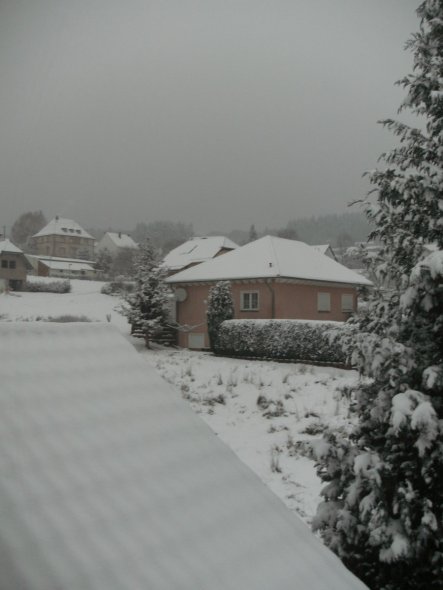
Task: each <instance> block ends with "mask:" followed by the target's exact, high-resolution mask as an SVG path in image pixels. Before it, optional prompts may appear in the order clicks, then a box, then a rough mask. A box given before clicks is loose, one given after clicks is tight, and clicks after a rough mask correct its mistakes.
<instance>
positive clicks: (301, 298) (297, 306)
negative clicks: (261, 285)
mask: <svg viewBox="0 0 443 590" xmlns="http://www.w3.org/2000/svg"><path fill="white" fill-rule="evenodd" d="M274 289H275V301H276V307H275V317H276V318H281V319H299V320H330V321H336V322H345V321H346V320H347V319H348V318H349V316H350V312H343V311H342V300H341V299H342V295H344V294H349V295H352V296H353V309H354V310H355V309H356V308H357V292H356V289H354V288H352V287H346V286H343V287H341V286H337V287H333V286H321V285H302V284H290V283H278V282H277V283H275V285H274ZM318 293H329V294H330V301H331V309H330V311H319V310H318V305H317V295H318Z"/></svg>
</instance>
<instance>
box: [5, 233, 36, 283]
mask: <svg viewBox="0 0 443 590" xmlns="http://www.w3.org/2000/svg"><path fill="white" fill-rule="evenodd" d="M31 268H32V267H31V265H30V264H29V262H28V261H27V259H26V256H25V255H24V254H23V251H22V250H20V248H18V247H17V246H15V244H13V243H12V242H11V241H9V240H2V241H0V291H2V290H5V289H12V290H13V291H20V289H22V287H23V285H24V283H25V282H26V276H27V272H28V270H30V269H31Z"/></svg>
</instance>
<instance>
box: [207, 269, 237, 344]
mask: <svg viewBox="0 0 443 590" xmlns="http://www.w3.org/2000/svg"><path fill="white" fill-rule="evenodd" d="M233 317H234V303H233V300H232V292H231V285H230V283H229V281H220V282H219V283H217V284H216V285H215V286H214V287H211V289H209V295H208V309H207V312H206V320H207V323H208V335H209V346H210V347H211V349H212V350H215V349H216V348H217V341H218V334H219V330H220V326H221V324H222V323H223V322H224V321H225V320H230V319H232V318H233Z"/></svg>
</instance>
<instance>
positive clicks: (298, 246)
mask: <svg viewBox="0 0 443 590" xmlns="http://www.w3.org/2000/svg"><path fill="white" fill-rule="evenodd" d="M277 277H285V278H293V279H302V280H312V281H326V282H334V283H345V284H351V285H353V284H356V285H371V284H372V283H371V282H370V281H368V280H367V279H366V278H364V277H362V276H361V275H358V274H357V273H355V272H353V271H352V270H350V269H349V268H346V267H345V266H343V265H342V264H339V263H338V262H336V261H335V260H332V259H331V258H329V256H325V255H324V254H321V253H320V252H318V251H317V250H316V249H315V248H313V247H312V246H308V245H307V244H305V243H303V242H298V241H295V240H286V239H284V238H277V237H275V236H265V237H263V238H260V239H259V240H256V241H254V242H250V243H249V244H246V245H245V246H241V247H240V248H237V249H236V250H233V251H232V252H227V253H226V254H224V255H223V256H219V257H218V258H214V259H213V260H210V261H208V262H203V263H202V264H199V265H197V266H193V267H192V268H188V269H186V270H183V271H181V272H179V273H177V274H175V275H173V276H172V277H169V278H168V279H167V282H169V283H185V282H193V281H220V280H229V279H231V280H234V279H251V278H277Z"/></svg>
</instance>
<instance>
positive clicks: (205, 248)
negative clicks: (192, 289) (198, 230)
mask: <svg viewBox="0 0 443 590" xmlns="http://www.w3.org/2000/svg"><path fill="white" fill-rule="evenodd" d="M235 248H238V244H236V243H235V242H233V241H232V240H230V239H229V238H226V237H224V236H207V237H201V238H191V239H190V240H188V241H187V242H185V243H184V244H181V245H180V246H177V248H174V249H173V250H171V251H170V252H169V254H167V255H166V256H165V258H164V259H163V265H164V266H166V267H167V268H169V269H171V270H179V269H181V268H185V267H187V266H189V265H190V264H195V263H201V262H204V261H206V260H211V259H212V258H214V257H215V256H217V254H218V253H219V252H220V250H224V249H226V250H234V249H235Z"/></svg>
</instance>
